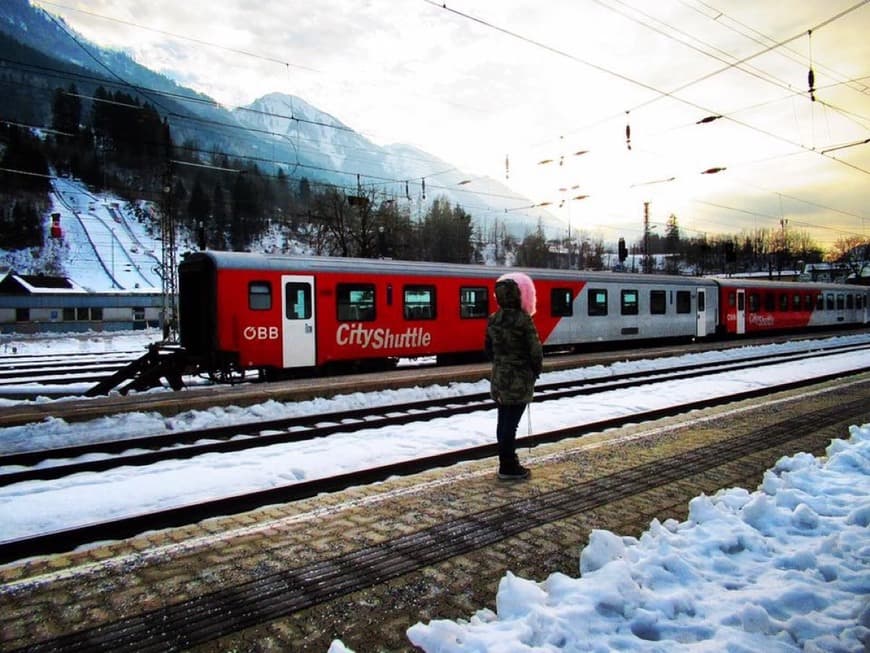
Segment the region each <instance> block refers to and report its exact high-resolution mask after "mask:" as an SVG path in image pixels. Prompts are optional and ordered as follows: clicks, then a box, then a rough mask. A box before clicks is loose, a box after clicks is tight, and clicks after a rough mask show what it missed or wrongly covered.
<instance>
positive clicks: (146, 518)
mask: <svg viewBox="0 0 870 653" xmlns="http://www.w3.org/2000/svg"><path fill="white" fill-rule="evenodd" d="M866 349H867V346H861V347H851V348H842V347H841V348H837V351H836V352H835V353H839V354H842V353H845V352H860V351H866ZM822 355H832V354H831V352H815V353H804V354H800V355H789V356H787V357H785V358H788V359H789V360H790V361H792V362H794V361H801V360H807V359H808V358H812V357H816V356H822ZM782 362H783V357H777V358H773V359H772V358H771V357H770V356H765V357H761V358H756V359H755V360H744V361H740V362H736V363H724V364H717V365H712V366H711V365H709V364H707V365H692V366H684V367H681V368H680V369H677V370H669V371H667V372H662V373H650V372H647V373H644V374H642V375H637V374H635V375H625V376H623V377H618V378H614V377H608V378H607V379H601V380H599V381H595V382H589V381H584V382H576V381H575V382H570V383H554V384H546V385H545V386H541V387H540V388H539V394H538V396H539V398H540V401H543V402H546V401H550V400H555V399H564V398H566V397H576V396H580V395H584V394H591V393H597V392H605V391H610V390H615V389H628V388H634V387H637V386H639V385H650V384H653V383H661V382H664V381H672V380H674V379H687V378H694V377H698V376H706V375H709V374H713V373H715V372H716V371H719V372H721V371H733V370H738V369H746V368H758V367H761V366H763V365H769V364H776V363H782ZM842 375H843V373H842V372H837V373H835V374H830V375H827V376H822V377H816V378H806V379H803V380H800V381H795V382H791V383H788V384H785V385H782V386H779V387H777V388H776V390H783V389H790V388H797V387H802V386H805V385H810V384H814V383H818V382H820V381H824V380H830V379H833V378H840V377H842ZM773 391H774V390H773V389H772V388H770V387H763V388H756V389H753V390H748V391H744V392H740V393H737V394H730V395H728V396H718V397H715V398H712V399H704V400H700V401H692V402H688V403H686V402H679V401H678V402H676V404H677V405H672V406H668V407H665V408H658V409H654V410H648V411H645V412H634V413H632V414H630V415H625V416H622V417H617V418H613V419H607V420H604V421H598V422H594V423H591V424H589V423H587V424H584V425H582V426H572V427H566V428H561V429H557V430H552V431H548V432H542V433H537V434H535V435H532V436H529V437H527V438H524V439H523V443H524V446H525V444H528V445H529V446H532V445H535V444H541V443H545V442H552V441H556V440H560V439H563V438H569V437H578V436H582V435H584V434H587V433H589V432H594V431H601V430H603V429H607V428H615V427H619V426H622V425H624V424H626V423H630V422H638V421H644V420H650V419H657V418H660V417H665V416H669V415H675V414H679V413H682V412H685V411H687V410H692V409H698V408H706V407H710V406H715V405H719V404H722V403H726V402H732V401H737V400H740V399H747V398H750V397H758V396H763V395H766V394H768V393H770V392H773ZM489 408H491V400H490V399H489V397H488V396H484V395H472V396H467V397H461V398H457V397H452V398H449V399H440V400H432V401H426V402H414V403H411V404H404V405H393V406H382V407H379V408H378V409H376V410H370V409H362V410H359V411H354V412H353V413H347V412H344V413H339V414H326V415H324V414H320V415H314V416H308V417H305V418H292V419H288V420H279V421H276V422H268V423H263V422H260V423H257V424H253V425H247V427H244V428H243V427H240V426H231V427H221V428H220V429H207V430H198V431H190V432H187V433H185V434H183V437H179V435H180V434H178V433H173V434H170V435H169V436H165V435H160V436H150V438H149V440H150V442H149V444H148V446H159V447H162V448H160V449H157V450H155V451H149V452H145V453H141V452H140V453H135V454H130V455H119V456H112V457H110V458H106V459H103V460H93V461H81V462H70V463H62V464H60V465H55V466H44V463H45V457H46V452H29V453H27V454H15V455H13V456H4V457H3V458H2V459H0V464H2V465H4V466H6V467H7V468H9V467H12V466H20V465H24V464H29V465H39V466H38V467H29V468H27V469H20V470H13V471H10V472H8V473H7V474H4V475H3V476H2V477H0V482H2V483H4V484H8V483H14V482H20V481H23V480H35V479H45V478H58V477H60V476H63V475H68V474H71V473H78V472H82V471H101V470H107V469H112V468H115V467H118V466H120V465H146V464H151V463H153V462H156V461H158V460H165V459H167V458H174V459H175V458H179V457H181V458H187V457H192V456H196V455H199V454H202V453H205V452H209V453H213V452H226V451H239V450H241V449H246V448H251V447H254V446H268V445H270V444H276V443H279V442H290V441H299V440H305V439H311V438H315V437H325V436H327V435H330V434H333V433H338V432H347V431H353V430H355V429H374V428H382V427H385V426H388V425H395V424H407V423H409V422H420V421H426V420H431V419H434V418H435V417H445V416H454V415H458V414H463V413H470V412H474V411H480V410H486V409H489ZM245 428H247V429H248V431H247V434H245V435H247V437H241V438H239V437H236V436H238V435H240V432H242V433H243V434H244V431H245ZM279 428H280V429H282V430H281V431H280V432H277V433H272V432H271V431H274V430H277V429H279ZM254 431H256V432H257V433H259V435H251V434H252V433H253V432H254ZM206 437H208V438H214V437H222V438H227V439H224V440H221V441H218V442H208V443H201V442H200V443H196V442H197V441H200V440H202V439H203V438H206ZM180 440H183V441H188V442H195V443H196V444H192V445H188V446H184V447H183V449H181V450H179V449H178V448H172V449H167V448H166V447H167V444H168V443H169V442H172V443H173V444H174V445H176V447H177V445H178V443H179V441H180ZM134 446H135V447H138V448H142V447H143V446H146V444H145V442H143V441H142V440H141V439H137V440H135V441H132V442H131V441H125V442H121V443H112V444H111V445H106V444H103V445H99V448H100V450H101V451H102V453H104V454H105V453H106V450H107V448H108V449H111V448H115V447H117V448H124V449H130V448H131V447H134ZM59 451H63V452H64V453H63V455H79V456H82V455H84V454H88V455H93V454H94V453H95V451H96V450H95V449H93V448H91V449H85V448H77V449H76V448H67V449H64V450H53V451H52V452H51V453H50V454H48V455H49V456H57V454H58V452H59ZM495 453H496V448H495V445H494V444H486V445H481V446H475V447H470V448H464V449H460V450H453V451H448V452H445V453H441V454H436V455H431V456H426V457H422V458H416V459H414V460H407V461H401V462H396V463H392V464H387V465H382V466H379V467H374V468H370V469H363V470H359V471H354V472H350V473H345V474H339V475H336V476H332V477H329V478H322V479H317V480H310V481H304V482H298V483H293V484H290V485H285V486H280V487H275V488H271V489H267V490H261V491H254V492H249V493H243V494H239V495H235V496H229V497H222V498H219V499H213V500H207V501H201V502H198V503H193V504H191V505H185V506H179V507H175V508H170V509H166V510H159V511H154V512H151V513H148V514H140V515H134V516H131V517H127V518H121V519H118V520H114V521H109V522H105V523H94V524H88V525H84V526H79V527H73V528H69V529H65V530H63V531H60V532H53V533H44V534H40V535H36V536H32V537H24V538H20V539H15V540H7V541H3V542H0V561H8V560H13V559H17V558H18V557H21V556H24V555H35V554H40V553H51V552H55V551H59V550H65V549H68V548H70V547H74V546H78V545H81V544H85V543H87V542H92V541H97V540H105V539H119V538H124V537H129V536H132V535H135V534H136V533H139V532H142V531H145V530H154V529H162V528H167V527H171V526H178V525H182V524H188V523H193V522H196V521H199V520H202V519H205V518H208V517H212V516H216V515H224V514H234V513H238V512H242V511H246V510H250V509H253V508H256V507H259V506H262V505H267V504H270V503H277V502H288V501H294V500H298V499H301V498H305V497H310V496H313V495H315V494H319V493H322V492H331V491H336V490H339V489H343V488H346V487H349V486H353V485H360V484H368V483H372V482H375V481H379V480H383V479H385V478H388V477H390V476H393V475H405V474H411V473H415V472H419V471H423V470H426V469H431V468H435V467H441V466H446V465H452V464H455V463H457V462H460V461H468V460H476V459H481V458H485V457H490V456H493V455H495Z"/></svg>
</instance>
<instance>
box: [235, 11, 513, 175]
mask: <svg viewBox="0 0 870 653" xmlns="http://www.w3.org/2000/svg"><path fill="white" fill-rule="evenodd" d="M430 4H432V3H430ZM244 54H248V55H250V53H244ZM265 58H266V57H264V59H265ZM283 64H286V62H283ZM298 135H299V132H297V136H298ZM312 142H316V141H312ZM233 156H236V155H233ZM242 158H244V157H242ZM505 167H506V176H507V165H506V166H505ZM340 172H345V171H340ZM349 174H352V173H349ZM427 176H428V175H427ZM379 183H384V184H388V183H392V180H385V181H383V182H379ZM469 192H473V191H469Z"/></svg>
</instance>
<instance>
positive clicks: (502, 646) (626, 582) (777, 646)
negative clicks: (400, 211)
mask: <svg viewBox="0 0 870 653" xmlns="http://www.w3.org/2000/svg"><path fill="white" fill-rule="evenodd" d="M108 337H110V338H111V339H112V340H115V339H118V342H119V343H120V342H122V341H123V342H124V345H123V346H124V347H125V348H126V347H128V346H131V343H132V342H133V341H135V339H136V337H139V338H143V341H142V342H143V344H142V345H141V346H143V347H144V344H147V342H149V340H147V338H148V335H147V334H119V335H115V334H110V335H109V336H108ZM96 340H98V338H96V337H92V338H88V339H78V338H75V339H72V340H70V341H68V342H66V344H63V345H61V344H58V345H57V346H58V347H78V349H76V351H82V348H86V347H88V346H91V345H87V344H84V343H89V342H92V343H93V346H99V345H97V344H96V342H95V341H96ZM832 340H833V341H834V342H836V343H838V344H847V343H857V342H868V341H870V335H853V336H840V337H836V338H833V339H832ZM6 344H8V345H10V346H16V347H18V346H21V347H25V346H26V345H25V342H24V341H20V342H9V343H6ZM42 344H43V345H45V344H47V343H42ZM789 348H792V349H794V348H797V345H788V344H786V345H768V346H765V347H753V348H747V350H748V351H751V353H753V354H758V353H768V352H770V353H772V352H774V351H776V352H781V351H784V350H789ZM734 355H735V352H734V350H732V351H731V352H729V354H728V357H729V358H730V357H732V356H734ZM717 356H718V359H721V357H722V355H721V354H693V355H687V356H684V357H682V360H681V361H680V362H682V363H694V362H701V361H705V360H711V361H712V360H717ZM659 364H660V363H657V362H655V361H638V362H631V363H618V364H614V365H611V366H607V367H602V366H596V367H592V368H587V369H584V370H579V371H575V372H555V373H547V374H544V375H543V376H542V378H541V382H542V383H546V382H552V381H557V380H562V379H565V378H578V379H582V378H591V377H601V376H609V375H612V374H618V373H624V372H629V371H633V370H638V369H641V370H650V369H654V368H655V367H656V366H657V365H659ZM868 367H870V354H868V353H858V354H856V353H850V354H842V355H837V356H833V357H830V358H825V359H823V360H818V361H801V362H793V363H783V364H779V365H776V366H774V367H769V368H765V373H764V374H763V375H759V374H758V372H757V371H755V372H753V371H745V372H743V371H741V372H737V371H735V372H727V373H722V374H715V375H714V374H710V375H708V376H707V377H704V378H703V379H701V380H698V379H692V380H687V381H682V382H680V381H673V382H668V383H667V384H666V385H665V386H664V387H661V386H660V387H658V388H657V391H656V392H655V393H651V392H648V391H643V390H641V391H637V390H635V391H611V392H607V393H604V394H598V395H595V396H594V397H590V398H588V399H583V398H580V399H577V398H575V399H571V400H564V401H550V402H547V405H546V409H543V407H541V406H539V405H533V408H532V420H531V423H530V424H529V423H527V422H526V420H525V419H524V420H523V423H522V425H521V427H520V433H519V435H520V447H522V436H523V435H525V430H526V429H528V428H529V427H531V429H532V431H533V432H540V431H546V430H551V429H555V428H561V427H562V426H565V425H568V424H574V423H577V422H578V415H582V416H583V421H587V422H591V421H596V420H600V419H605V418H608V417H615V416H618V415H624V414H627V413H629V412H632V411H635V410H639V409H652V408H657V407H661V406H663V405H665V404H666V403H667V397H680V398H681V399H691V398H701V397H705V396H710V395H711V394H716V395H721V394H723V393H728V392H739V391H742V390H745V389H749V388H755V387H761V386H763V385H765V384H767V383H771V382H776V381H781V380H793V379H799V378H805V377H807V376H810V375H812V374H821V373H837V372H843V373H845V372H847V371H850V370H860V369H868ZM487 388H488V383H487V382H486V381H481V382H479V383H476V384H452V385H450V386H446V387H445V386H436V387H427V388H413V389H406V390H396V391H388V392H381V393H374V394H367V395H362V394H359V393H357V394H351V395H346V396H340V397H335V398H332V399H321V400H315V401H309V402H299V403H292V404H281V403H278V402H274V401H269V402H265V403H263V404H260V405H258V406H253V407H250V408H240V407H230V408H221V409H217V408H216V409H212V410H208V411H190V412H188V413H184V414H182V415H179V416H178V417H174V418H164V417H162V416H160V415H158V414H150V413H136V414H132V415H115V416H107V417H104V418H101V419H98V420H93V421H90V422H86V423H83V424H67V423H66V422H64V421H63V420H60V419H49V420H46V421H45V422H42V423H39V424H31V425H25V426H21V427H14V428H7V429H0V453H2V452H8V451H15V450H22V449H24V448H35V447H41V446H45V445H47V444H53V445H54V446H61V445H66V444H72V443H73V442H81V441H91V440H93V439H109V438H112V439H116V438H119V437H124V436H126V435H128V434H142V433H149V434H150V433H159V432H165V431H168V430H180V429H188V428H197V427H201V426H213V425H217V424H220V423H227V422H230V421H239V420H245V421H257V420H262V419H272V418H275V417H280V416H290V415H302V414H310V413H312V412H321V411H338V410H342V409H345V408H357V407H361V406H364V405H369V404H371V403H377V404H381V405H384V404H388V403H394V402H402V401H410V400H413V399H423V398H428V397H433V396H448V395H455V394H459V393H465V392H481V391H485V390H486V389H487ZM686 419H687V420H689V419H694V418H692V417H690V416H687V418H686ZM494 430H495V414H494V411H491V410H484V411H480V412H479V413H474V414H471V415H465V416H461V417H457V418H452V419H436V420H430V421H428V422H424V423H421V424H420V425H416V426H415V425H405V426H402V427H396V428H387V429H382V430H378V431H375V430H368V431H363V432H358V433H355V434H352V435H351V434H349V435H345V436H338V437H330V438H328V439H324V440H320V441H314V442H304V443H297V444H288V445H275V446H272V447H264V448H261V449H257V450H254V451H251V452H241V453H233V454H231V455H230V454H228V455H223V454H209V455H204V456H201V457H199V458H197V459H194V460H192V461H177V462H165V463H160V464H156V465H151V466H148V467H145V468H138V469H132V468H131V469H119V470H113V471H111V472H107V473H102V474H78V475H75V476H73V477H69V478H65V479H58V480H55V481H48V482H41V483H37V482H28V483H18V484H14V485H11V486H8V487H4V488H0V540H5V539H12V538H16V537H22V536H25V535H27V534H32V533H36V532H41V531H46V530H57V529H60V528H64V527H66V526H71V525H75V524H81V523H84V522H89V521H103V520H107V519H112V518H114V517H117V516H120V515H124V514H128V513H130V512H134V511H139V510H141V509H143V508H144V509H153V510H157V509H161V508H165V507H169V506H171V505H178V504H179V503H182V502H184V501H192V500H197V499H202V498H208V497H212V496H216V495H219V494H221V493H234V492H242V491H247V490H252V489H256V488H266V487H273V486H276V485H282V484H289V483H294V482H298V481H302V480H307V479H310V478H316V477H319V476H325V475H332V474H337V473H342V472H344V471H349V470H351V469H354V468H358V467H360V466H372V465H381V464H385V463H387V462H390V461H395V460H399V459H401V458H406V457H409V456H423V455H428V454H432V453H436V452H441V451H445V450H448V449H451V448H462V447H469V446H475V445H478V444H484V443H488V442H492V441H493V440H494ZM845 435H846V434H844V436H845ZM850 436H851V437H850V440H848V441H836V442H834V443H832V445H831V446H830V448H829V451H828V457H827V458H826V459H823V460H819V459H816V458H814V457H813V456H810V455H808V454H799V455H797V456H793V457H791V458H783V459H782V460H780V461H779V463H778V464H777V466H776V467H775V468H774V469H773V470H770V471H769V472H768V473H767V475H766V476H765V479H764V482H763V484H762V486H761V488H759V489H758V490H757V491H754V492H751V491H748V490H743V489H730V490H723V491H721V492H719V493H717V494H716V495H715V496H713V497H703V496H702V497H698V498H696V499H694V500H693V501H692V502H691V504H690V515H689V518H688V519H687V520H686V521H685V522H682V523H676V522H673V521H668V522H666V523H664V524H661V523H658V522H655V521H654V522H653V523H652V524H651V526H650V529H649V530H648V531H647V532H646V533H645V534H644V535H643V536H642V537H641V538H639V539H634V538H628V537H621V536H619V535H618V534H613V533H609V532H606V531H596V532H594V533H593V535H592V537H591V539H590V542H589V544H588V546H587V547H585V548H584V549H583V551H582V553H579V552H578V553H579V556H580V557H579V564H578V570H579V572H580V573H581V574H582V575H581V576H580V577H578V578H572V577H568V576H565V575H562V574H553V575H551V576H550V577H549V578H547V579H544V580H542V581H536V580H533V579H522V578H518V577H516V576H514V575H512V574H511V573H510V571H509V570H506V572H507V573H506V575H505V577H504V578H503V579H502V581H501V583H500V587H499V591H498V595H497V597H496V605H497V609H496V611H495V612H492V611H489V610H481V611H480V612H478V613H477V614H475V615H473V616H471V617H470V619H468V620H459V621H456V622H453V621H433V622H430V623H426V624H424V623H418V624H416V625H415V626H413V627H412V628H411V629H409V631H408V636H409V640H410V641H411V642H412V643H414V644H415V645H417V646H419V647H421V648H422V649H424V650H426V651H430V652H435V651H438V652H443V653H447V652H452V651H457V652H458V651H505V652H508V651H510V652H512V651H517V652H521V651H522V652H525V651H528V652H532V651H534V652H535V653H538V652H549V651H554V652H555V651H602V652H603V651H615V650H622V651H693V652H694V651H729V652H734V653H738V652H740V653H742V652H747V653H748V652H750V651H760V650H764V651H769V652H770V653H776V652H779V651H783V652H785V651H801V650H803V651H830V652H832V653H833V652H834V651H837V652H850V653H851V652H857V651H864V650H866V647H867V646H870V600H868V596H870V564H868V563H870V537H868V533H870V531H868V527H870V480H868V479H870V424H864V425H855V426H853V427H852V428H851V430H850ZM520 454H521V457H522V458H523V459H524V461H526V462H529V463H530V464H531V465H532V466H534V464H535V461H536V460H535V456H534V450H525V449H521V450H520ZM6 471H9V470H6ZM0 591H3V590H2V588H0ZM347 650H349V649H347V648H346V647H345V646H344V645H343V644H342V643H341V642H340V641H338V640H337V641H336V642H334V643H333V646H332V647H331V648H330V652H331V653H341V652H342V651H347Z"/></svg>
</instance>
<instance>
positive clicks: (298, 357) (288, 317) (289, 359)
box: [281, 274, 317, 368]
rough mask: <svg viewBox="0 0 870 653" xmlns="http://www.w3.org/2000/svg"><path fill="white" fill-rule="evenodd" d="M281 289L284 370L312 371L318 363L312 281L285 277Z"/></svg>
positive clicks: (306, 278)
mask: <svg viewBox="0 0 870 653" xmlns="http://www.w3.org/2000/svg"><path fill="white" fill-rule="evenodd" d="M281 287H282V288H283V292H282V293H281V322H282V324H281V326H282V329H281V330H282V333H283V336H282V341H281V347H282V351H283V360H284V367H285V368H286V367H311V366H313V365H314V364H315V363H316V362H317V346H316V345H317V330H316V329H315V321H314V318H315V313H314V303H313V298H314V277H313V276H307V275H289V274H284V275H281Z"/></svg>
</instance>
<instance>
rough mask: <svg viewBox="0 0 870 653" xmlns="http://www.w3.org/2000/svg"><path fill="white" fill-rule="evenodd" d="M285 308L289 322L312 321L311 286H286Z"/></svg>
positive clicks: (294, 284)
mask: <svg viewBox="0 0 870 653" xmlns="http://www.w3.org/2000/svg"><path fill="white" fill-rule="evenodd" d="M284 306H286V309H285V310H286V311H287V319H288V320H310V319H311V285H310V284H308V283H288V284H287V285H286V286H284Z"/></svg>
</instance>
